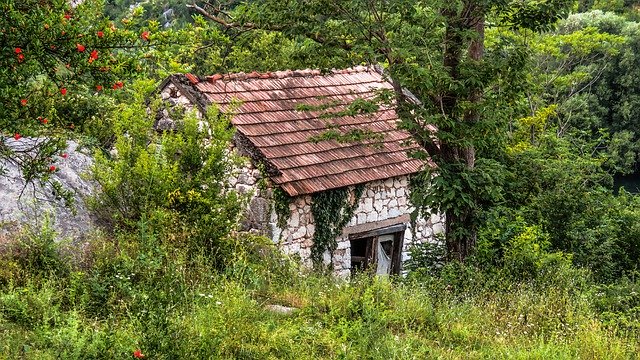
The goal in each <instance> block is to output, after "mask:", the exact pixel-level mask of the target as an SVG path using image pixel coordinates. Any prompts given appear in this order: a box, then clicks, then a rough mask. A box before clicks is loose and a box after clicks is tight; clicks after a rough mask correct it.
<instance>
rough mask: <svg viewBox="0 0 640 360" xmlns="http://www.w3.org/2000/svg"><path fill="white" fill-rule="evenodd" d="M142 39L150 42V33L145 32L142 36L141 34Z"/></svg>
mask: <svg viewBox="0 0 640 360" xmlns="http://www.w3.org/2000/svg"><path fill="white" fill-rule="evenodd" d="M140 37H141V38H142V40H145V41H149V32H148V31H143V32H142V34H140Z"/></svg>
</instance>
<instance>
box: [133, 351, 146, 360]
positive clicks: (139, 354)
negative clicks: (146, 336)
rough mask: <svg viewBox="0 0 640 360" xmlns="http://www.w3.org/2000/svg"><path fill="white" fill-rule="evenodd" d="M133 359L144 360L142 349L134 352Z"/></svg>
mask: <svg viewBox="0 0 640 360" xmlns="http://www.w3.org/2000/svg"><path fill="white" fill-rule="evenodd" d="M133 357H134V358H136V359H144V354H143V353H142V351H140V349H136V351H134V352H133Z"/></svg>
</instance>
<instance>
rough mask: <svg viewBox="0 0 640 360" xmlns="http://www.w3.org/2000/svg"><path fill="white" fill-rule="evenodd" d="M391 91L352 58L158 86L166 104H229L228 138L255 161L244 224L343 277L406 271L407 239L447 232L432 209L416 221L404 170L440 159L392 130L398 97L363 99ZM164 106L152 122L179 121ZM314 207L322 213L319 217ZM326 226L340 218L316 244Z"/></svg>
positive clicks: (236, 182)
mask: <svg viewBox="0 0 640 360" xmlns="http://www.w3.org/2000/svg"><path fill="white" fill-rule="evenodd" d="M385 89H388V90H390V89H392V87H391V84H390V83H389V82H388V81H387V80H386V79H385V78H384V76H383V75H382V74H381V73H380V72H379V71H377V70H376V69H375V68H371V67H356V68H351V69H346V70H334V71H332V72H330V73H326V74H323V73H321V72H320V71H317V70H303V71H279V72H271V73H257V72H253V73H249V74H245V73H238V74H227V75H220V74H216V75H213V76H209V77H206V78H198V77H196V76H194V75H191V74H186V75H173V76H171V77H169V78H168V79H166V80H165V81H164V82H163V83H162V84H161V85H160V88H159V92H160V94H161V96H162V98H163V99H164V100H165V101H166V102H167V103H168V104H169V106H184V107H186V108H187V109H196V110H197V112H198V113H200V114H202V113H203V112H204V111H206V108H207V107H208V106H209V105H210V104H216V105H217V106H218V107H219V109H220V111H222V112H224V111H233V112H234V115H233V117H232V120H231V122H232V125H233V126H234V127H235V128H236V134H235V138H234V144H233V145H232V146H233V148H234V149H235V150H236V151H238V153H240V154H241V155H244V156H246V157H247V159H248V160H247V161H246V165H245V166H244V167H242V168H240V169H238V171H237V173H236V174H234V175H233V176H232V178H231V184H232V186H234V187H235V188H236V189H237V190H238V191H240V192H243V193H250V194H252V195H251V196H252V200H251V202H250V205H249V209H248V211H247V216H246V220H245V223H244V227H245V230H252V231H257V232H260V233H262V234H265V235H266V236H269V237H270V238H272V239H273V241H274V243H276V244H277V245H278V246H279V247H280V248H281V249H282V250H283V251H284V252H285V253H287V254H291V255H297V256H299V257H300V259H301V261H303V262H304V263H305V264H308V265H310V264H311V259H312V255H314V253H315V255H314V256H315V257H314V258H315V259H316V260H318V261H323V262H324V264H325V265H330V266H332V268H333V270H334V272H335V273H336V274H337V275H339V276H348V275H349V274H350V273H352V272H353V271H357V270H358V269H362V268H365V267H368V268H371V267H372V268H374V269H375V270H376V272H377V273H379V274H397V273H400V272H401V271H402V262H403V261H405V260H406V259H407V258H408V256H409V253H408V249H409V248H410V246H411V245H412V244H414V243H422V242H428V241H433V238H434V234H437V233H439V232H441V231H442V230H443V225H442V221H443V219H442V218H441V217H440V216H437V215H432V216H431V217H430V218H427V219H424V218H419V219H417V221H416V222H415V223H414V224H415V228H413V229H412V228H411V222H410V213H411V211H412V207H411V205H410V204H409V177H410V176H411V175H412V174H414V173H416V172H418V171H420V170H421V169H422V167H423V166H433V164H430V163H424V162H423V161H420V160H416V159H413V158H410V157H409V156H408V155H407V152H408V151H409V150H411V149H412V148H414V147H415V146H416V145H412V144H411V137H410V134H409V133H408V132H406V131H404V130H400V129H398V128H397V126H396V122H397V120H398V117H397V114H396V112H395V110H394V108H393V106H390V105H383V104H379V103H378V102H373V101H367V100H373V99H374V98H376V97H377V96H378V95H379V94H380V93H381V91H384V90H385ZM232 104H236V105H235V106H233V105H232ZM372 104H374V105H372ZM371 106H374V107H373V108H372V107H371ZM230 109H233V110H230ZM166 115H167V112H165V116H158V119H157V121H156V124H155V127H156V129H158V130H166V129H170V128H171V127H172V126H173V123H172V121H171V120H170V119H168V118H167V116H166ZM321 194H325V195H326V194H334V195H335V194H338V195H336V196H334V198H336V197H338V198H340V199H342V202H343V203H344V204H342V205H343V207H339V206H338V207H336V205H335V202H333V203H331V204H329V202H327V203H326V206H327V207H325V203H320V202H319V201H322V200H321V199H322V197H321V196H320V195H321ZM340 196H341V197H340ZM283 199H284V200H283ZM332 206H333V207H332ZM314 211H315V214H316V216H319V214H320V213H321V212H322V216H323V217H322V219H323V223H322V224H320V223H319V222H318V221H316V219H315V218H314ZM325 217H329V218H333V222H329V224H327V220H326V219H325ZM336 219H339V220H336ZM331 226H334V227H335V226H339V228H337V229H335V228H334V229H333V231H332V232H331V234H332V235H331V239H333V237H334V236H335V240H336V241H335V243H333V244H332V245H327V246H325V247H324V248H320V249H318V248H316V249H315V251H314V246H316V247H318V246H319V241H320V240H319V239H321V238H322V237H321V236H320V235H321V233H320V231H323V233H322V234H326V233H327V229H328V228H329V229H331ZM320 227H321V228H322V230H321V229H320ZM324 238H326V236H325V237H324ZM316 241H318V243H316ZM318 254H319V255H318Z"/></svg>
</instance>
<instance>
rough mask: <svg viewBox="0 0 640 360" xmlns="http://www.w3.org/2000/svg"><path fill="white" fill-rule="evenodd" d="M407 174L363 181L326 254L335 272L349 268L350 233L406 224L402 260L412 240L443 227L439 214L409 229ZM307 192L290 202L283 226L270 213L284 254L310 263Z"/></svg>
mask: <svg viewBox="0 0 640 360" xmlns="http://www.w3.org/2000/svg"><path fill="white" fill-rule="evenodd" d="M408 189H409V188H408V178H407V176H400V177H396V178H390V179H387V180H385V181H373V182H370V183H367V184H366V185H365V189H364V191H363V194H362V196H361V198H360V200H359V201H358V203H359V204H358V207H357V208H356V210H355V212H354V215H353V217H352V218H351V220H350V221H349V223H348V224H347V226H346V227H345V228H344V230H343V232H342V235H341V236H339V237H338V239H337V242H338V247H337V249H336V251H335V252H334V254H333V257H331V256H329V254H325V263H326V264H329V263H330V262H331V263H332V265H333V269H334V271H335V273H336V275H338V276H348V275H349V274H350V269H351V249H350V247H351V244H350V241H349V235H350V234H358V233H364V232H367V231H372V230H376V229H381V228H385V227H389V226H393V225H398V224H406V225H407V228H406V230H405V232H404V242H403V248H402V261H403V262H404V261H406V260H407V259H408V258H409V248H410V247H411V245H412V244H414V243H424V242H427V241H434V238H433V235H434V234H437V233H439V232H442V231H443V223H442V220H443V219H441V217H440V216H437V215H434V216H431V217H430V218H429V219H423V218H419V219H417V221H416V229H415V237H414V236H413V234H414V232H413V231H412V229H411V224H410V220H409V215H410V213H411V211H412V210H413V209H412V207H411V206H410V205H409V203H408V195H409V190H408ZM311 201H312V197H311V196H310V195H306V196H299V197H296V198H295V199H294V200H293V202H292V203H291V204H290V205H289V209H290V210H291V217H290V218H289V221H288V222H287V226H286V228H285V229H280V228H278V226H277V224H276V222H277V221H276V215H275V214H273V213H272V216H271V224H270V225H271V228H272V229H273V231H272V239H273V241H274V242H275V243H277V244H279V246H280V247H281V248H282V249H283V251H284V252H285V253H287V254H291V255H293V254H298V255H299V256H300V258H301V260H302V261H303V262H304V263H305V264H306V265H307V266H311V259H310V255H311V247H312V246H313V234H314V232H315V225H314V222H313V215H312V214H311Z"/></svg>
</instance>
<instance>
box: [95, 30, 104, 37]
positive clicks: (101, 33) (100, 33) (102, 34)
mask: <svg viewBox="0 0 640 360" xmlns="http://www.w3.org/2000/svg"><path fill="white" fill-rule="evenodd" d="M96 35H98V37H99V38H102V37H103V36H104V33H103V32H102V31H98V32H97V33H96Z"/></svg>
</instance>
